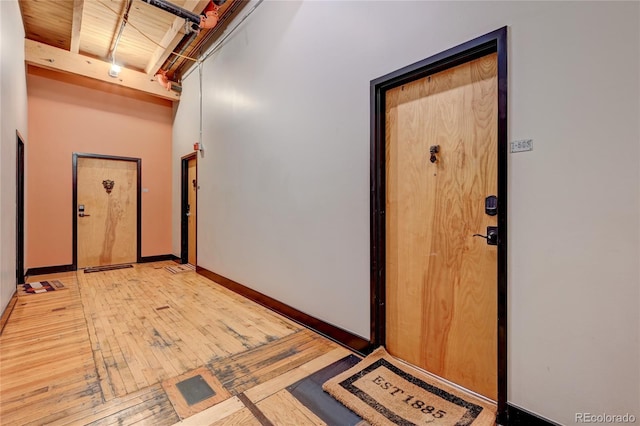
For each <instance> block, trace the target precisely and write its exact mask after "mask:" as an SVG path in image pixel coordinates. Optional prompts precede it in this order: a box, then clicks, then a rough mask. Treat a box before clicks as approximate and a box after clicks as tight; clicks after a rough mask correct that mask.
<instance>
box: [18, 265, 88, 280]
mask: <svg viewBox="0 0 640 426" xmlns="http://www.w3.org/2000/svg"><path fill="white" fill-rule="evenodd" d="M75 270H76V267H75V266H73V265H56V266H41V267H39V268H29V269H27V272H25V274H24V275H25V276H30V277H32V276H34V275H46V274H57V273H59V272H72V271H75Z"/></svg>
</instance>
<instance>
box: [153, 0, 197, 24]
mask: <svg viewBox="0 0 640 426" xmlns="http://www.w3.org/2000/svg"><path fill="white" fill-rule="evenodd" d="M141 1H143V2H144V3H148V4H150V5H151V6H155V7H157V8H159V9H162V10H164V11H165V12H169V13H171V14H173V15H176V16H177V17H179V18H182V19H186V20H187V21H189V22H193V23H194V24H197V25H200V15H197V14H195V13H193V12H191V11H189V10H187V9H183V8H181V7H180V6H176V5H175V4H173V3H169V2H168V1H165V0H141Z"/></svg>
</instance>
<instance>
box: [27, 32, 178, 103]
mask: <svg viewBox="0 0 640 426" xmlns="http://www.w3.org/2000/svg"><path fill="white" fill-rule="evenodd" d="M24 46H25V61H26V62H27V63H28V64H30V65H34V66H37V67H41V68H47V69H51V70H56V71H62V72H66V73H71V74H79V75H82V76H85V77H89V78H93V79H96V80H100V81H104V82H106V83H111V84H116V85H118V86H123V87H128V88H130V89H135V90H139V91H141V92H145V93H147V94H149V95H153V96H157V97H160V98H164V99H169V100H172V101H177V100H180V94H179V93H177V92H174V91H172V90H171V91H168V90H166V89H165V88H163V87H162V86H160V85H159V84H158V83H157V82H156V81H155V79H154V78H150V77H149V76H148V75H147V74H145V73H143V72H139V71H134V70H129V69H126V68H122V71H120V76H119V77H116V78H113V77H110V76H109V68H110V67H111V63H109V62H105V61H101V60H100V59H94V58H91V57H89V56H83V55H78V54H76V53H71V52H69V51H67V50H64V49H59V48H57V47H53V46H49V45H46V44H43V43H39V42H37V41H33V40H29V39H25V41H24Z"/></svg>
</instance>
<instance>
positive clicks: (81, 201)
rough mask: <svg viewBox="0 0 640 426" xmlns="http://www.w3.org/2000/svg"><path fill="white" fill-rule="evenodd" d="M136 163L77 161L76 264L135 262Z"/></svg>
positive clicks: (103, 160) (110, 160) (101, 160)
mask: <svg viewBox="0 0 640 426" xmlns="http://www.w3.org/2000/svg"><path fill="white" fill-rule="evenodd" d="M137 182H138V170H137V162H135V161H126V160H116V159H105V158H89V157H80V158H78V160H77V200H78V202H77V206H76V215H77V216H78V218H77V223H78V225H77V226H78V228H77V229H78V234H77V253H78V259H77V266H78V268H86V267H93V266H106V265H116V264H121V263H135V262H136V261H137V244H138V242H137V207H138V199H137V198H138V196H137V194H138V192H137Z"/></svg>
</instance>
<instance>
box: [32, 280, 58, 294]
mask: <svg viewBox="0 0 640 426" xmlns="http://www.w3.org/2000/svg"><path fill="white" fill-rule="evenodd" d="M63 288H64V284H62V283H61V282H60V281H58V280H53V281H36V282H33V283H27V284H24V286H23V289H24V292H25V293H27V294H36V293H46V292H48V291H55V290H61V289H63Z"/></svg>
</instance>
